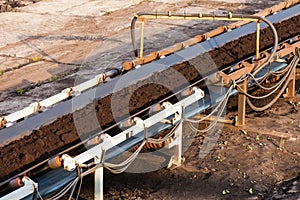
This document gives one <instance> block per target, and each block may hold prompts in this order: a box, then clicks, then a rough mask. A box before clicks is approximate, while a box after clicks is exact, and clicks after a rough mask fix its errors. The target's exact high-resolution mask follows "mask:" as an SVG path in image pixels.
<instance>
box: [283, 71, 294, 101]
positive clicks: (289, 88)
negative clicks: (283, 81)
mask: <svg viewBox="0 0 300 200" xmlns="http://www.w3.org/2000/svg"><path fill="white" fill-rule="evenodd" d="M295 93H296V70H295V69H294V70H293V72H292V78H291V80H290V82H289V84H288V86H287V92H286V94H285V95H284V97H295Z"/></svg>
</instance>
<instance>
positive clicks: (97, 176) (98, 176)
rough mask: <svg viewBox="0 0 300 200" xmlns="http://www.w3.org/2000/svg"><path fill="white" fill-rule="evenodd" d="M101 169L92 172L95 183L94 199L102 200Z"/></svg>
mask: <svg viewBox="0 0 300 200" xmlns="http://www.w3.org/2000/svg"><path fill="white" fill-rule="evenodd" d="M103 173H104V170H103V167H100V168H98V169H96V171H95V172H94V176H95V177H94V179H95V180H94V181H95V190H94V199H95V200H103V193H104V192H103Z"/></svg>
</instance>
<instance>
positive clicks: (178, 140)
mask: <svg viewBox="0 0 300 200" xmlns="http://www.w3.org/2000/svg"><path fill="white" fill-rule="evenodd" d="M175 136H176V146H175V149H174V158H173V160H172V164H174V165H176V166H180V165H181V162H182V159H181V156H182V122H180V124H179V125H178V127H177V129H176V132H175Z"/></svg>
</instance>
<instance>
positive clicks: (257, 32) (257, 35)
mask: <svg viewBox="0 0 300 200" xmlns="http://www.w3.org/2000/svg"><path fill="white" fill-rule="evenodd" d="M260 23H261V22H260V21H257V23H256V60H259V41H260Z"/></svg>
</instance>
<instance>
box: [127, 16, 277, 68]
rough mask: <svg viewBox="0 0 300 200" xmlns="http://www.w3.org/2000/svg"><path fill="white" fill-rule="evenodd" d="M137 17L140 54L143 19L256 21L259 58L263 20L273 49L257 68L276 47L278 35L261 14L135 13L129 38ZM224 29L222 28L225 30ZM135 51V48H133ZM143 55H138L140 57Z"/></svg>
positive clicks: (133, 35)
mask: <svg viewBox="0 0 300 200" xmlns="http://www.w3.org/2000/svg"><path fill="white" fill-rule="evenodd" d="M137 19H142V35H141V50H140V54H142V52H143V48H144V47H143V42H144V41H143V39H142V38H143V37H144V31H143V29H144V20H145V19H177V20H223V21H249V22H257V24H258V25H257V35H258V37H257V39H256V56H257V57H256V58H259V34H260V23H261V22H262V21H264V22H265V23H266V24H267V25H269V26H270V27H271V30H272V31H273V34H274V38H275V39H274V46H273V51H272V53H271V56H270V57H269V58H268V60H266V61H265V62H264V63H263V64H261V67H259V68H258V69H259V70H260V69H262V68H263V67H264V66H266V64H268V63H270V61H271V59H272V58H273V56H274V55H275V52H276V49H277V47H278V35H277V32H276V29H275V27H274V26H273V24H272V23H271V22H270V21H269V20H267V19H266V18H265V17H262V16H255V15H232V14H231V13H229V14H228V15H214V14H213V15H212V14H202V13H184V14H176V13H175V14H171V12H168V13H158V12H155V13H153V12H141V13H137V14H135V16H134V18H133V20H132V22H131V34H132V37H131V38H135V32H134V27H135V23H136V20H137ZM225 30H226V29H224V31H225ZM132 43H133V46H134V47H136V44H135V43H136V42H135V40H132ZM257 45H258V46H257ZM134 51H135V52H136V49H134ZM142 57H143V55H140V58H142Z"/></svg>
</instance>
